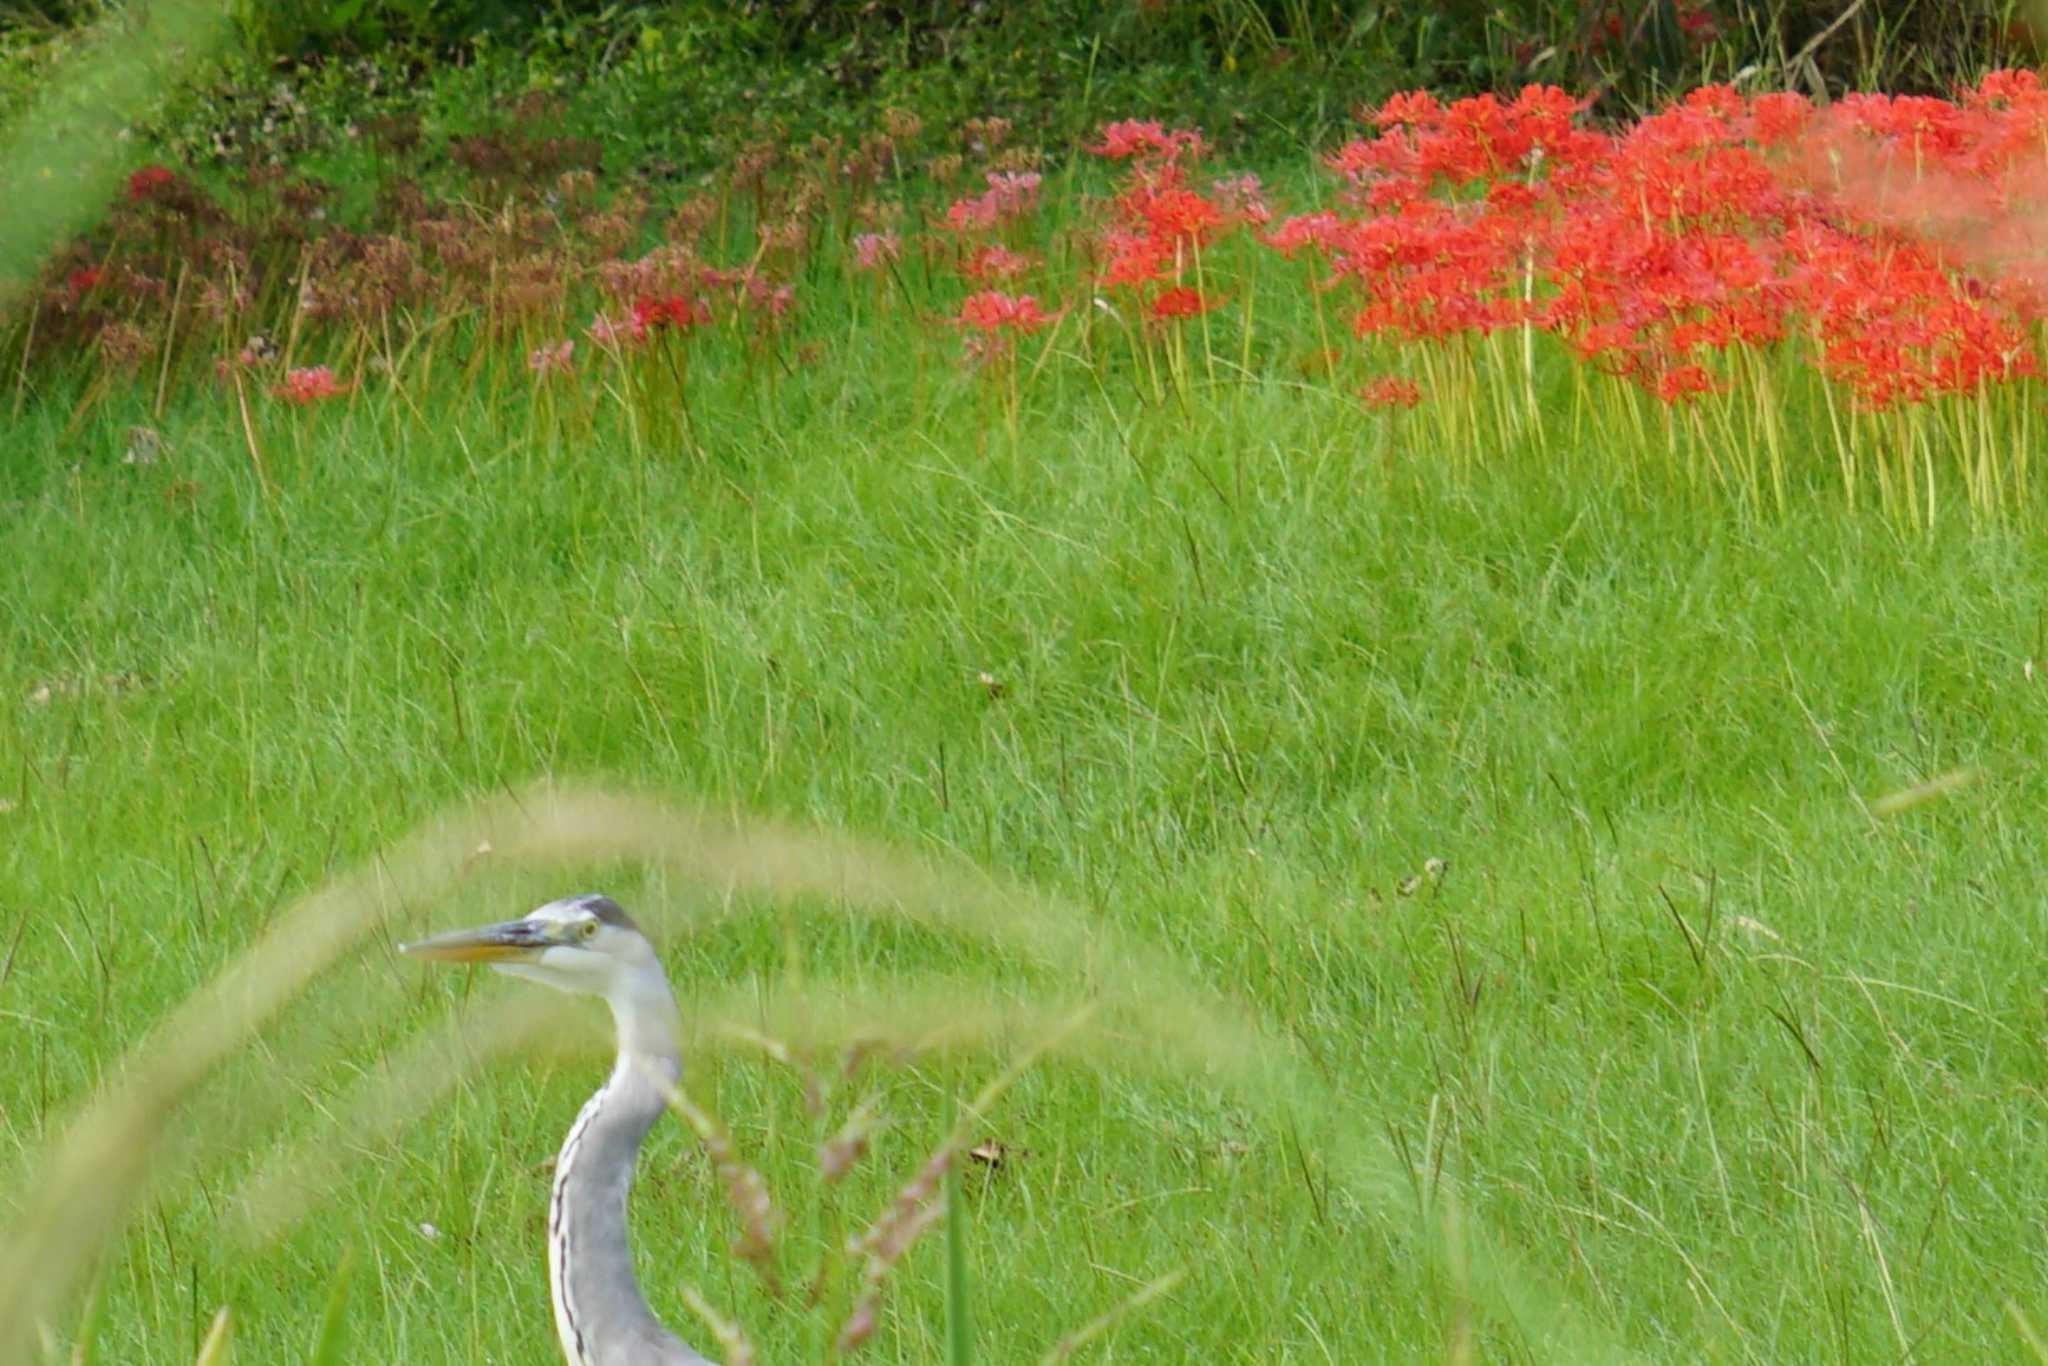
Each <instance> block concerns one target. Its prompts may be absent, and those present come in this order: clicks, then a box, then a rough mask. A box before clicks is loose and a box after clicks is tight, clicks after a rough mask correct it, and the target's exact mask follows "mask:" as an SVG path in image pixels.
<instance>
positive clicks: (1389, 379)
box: [1358, 375, 1422, 409]
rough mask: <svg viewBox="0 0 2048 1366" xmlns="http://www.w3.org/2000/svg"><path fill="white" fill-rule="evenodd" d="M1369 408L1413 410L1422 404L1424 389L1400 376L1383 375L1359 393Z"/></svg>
mask: <svg viewBox="0 0 2048 1366" xmlns="http://www.w3.org/2000/svg"><path fill="white" fill-rule="evenodd" d="M1358 397H1359V398H1360V399H1362V400H1363V401H1364V403H1365V406H1366V407H1368V408H1374V409H1380V408H1413V407H1414V406H1415V405H1416V404H1418V403H1420V402H1422V387H1421V386H1420V385H1418V384H1417V383H1416V382H1415V381H1414V380H1412V379H1402V378H1401V377H1400V376H1399V375H1382V376H1380V378H1378V379H1376V380H1374V381H1373V382H1372V383H1370V384H1368V385H1366V386H1364V387H1363V388H1361V389H1360V390H1359V391H1358Z"/></svg>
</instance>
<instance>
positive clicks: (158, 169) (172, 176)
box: [128, 166, 178, 204]
mask: <svg viewBox="0 0 2048 1366" xmlns="http://www.w3.org/2000/svg"><path fill="white" fill-rule="evenodd" d="M177 179H178V177H177V175H176V173H175V172H173V171H172V170H171V169H170V168H169V167H167V166H145V167H143V168H142V169H141V170H139V171H137V172H135V173H134V174H132V175H130V176H129V177H128V198H129V199H130V200H131V201H133V202H134V203H137V204H139V203H141V202H142V201H143V200H145V199H153V198H155V197H156V194H157V192H158V191H159V190H162V189H164V188H166V187H168V186H170V185H172V184H175V183H176V181H177Z"/></svg>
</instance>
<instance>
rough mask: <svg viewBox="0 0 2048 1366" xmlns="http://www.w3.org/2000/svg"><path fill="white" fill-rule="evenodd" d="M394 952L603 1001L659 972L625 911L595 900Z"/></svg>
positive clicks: (567, 902) (569, 900) (568, 901)
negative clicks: (475, 966) (481, 967)
mask: <svg viewBox="0 0 2048 1366" xmlns="http://www.w3.org/2000/svg"><path fill="white" fill-rule="evenodd" d="M399 950H400V952H402V953H407V954H410V955H412V956H413V957H415V958H425V959H429V960H431V961H433V962H437V963H487V964H489V965H490V966H491V967H493V968H496V969H497V970H498V971H499V972H503V973H507V974H509V975H511V976H514V977H525V978H528V979H530V980H532V981H535V982H542V983H545V984H546V985H548V986H551V987H554V988H556V989H557V990H560V991H574V992H582V993H585V994H588V995H594V996H605V997H616V996H617V995H618V994H619V992H620V989H621V987H622V986H623V985H625V984H626V983H628V982H629V981H631V980H633V979H635V978H638V977H642V976H644V975H645V974H647V973H648V972H649V971H650V970H651V971H652V972H653V973H654V974H655V975H656V976H657V977H658V976H659V975H660V972H661V960H660V958H659V957H658V956H657V955H656V954H655V952H654V945H653V944H651V943H649V942H648V939H647V936H646V935H644V934H642V933H641V932H640V927H639V926H637V925H635V924H634V923H633V921H632V918H631V917H630V916H628V915H627V914H626V912H625V909H624V908H623V907H621V906H620V905H619V903H618V902H616V901H614V900H612V899H611V898H610V897H608V896H598V895H595V894H592V895H587V896H573V897H565V898H564V899H562V900H560V901H550V902H549V903H548V904H547V905H545V906H542V907H539V908H538V909H536V910H533V911H530V912H528V913H527V914H526V915H525V916H522V917H521V918H520V919H518V920H507V921H504V922H503V923H501V924H497V925H484V926H482V927H480V928H478V929H473V930H451V931H449V932H448V933H446V934H437V935H435V936H433V937H432V938H431V939H422V940H419V941H417V942H415V943H411V944H401V945H399Z"/></svg>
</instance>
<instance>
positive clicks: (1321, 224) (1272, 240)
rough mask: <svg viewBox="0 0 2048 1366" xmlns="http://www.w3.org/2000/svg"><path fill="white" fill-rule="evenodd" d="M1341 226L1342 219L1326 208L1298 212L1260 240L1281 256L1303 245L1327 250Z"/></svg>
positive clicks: (1298, 249)
mask: <svg viewBox="0 0 2048 1366" xmlns="http://www.w3.org/2000/svg"><path fill="white" fill-rule="evenodd" d="M1341 226H1342V220H1340V219H1339V218H1338V217H1337V215H1336V214H1334V213H1331V212H1330V211H1329V210H1328V209H1323V210H1321V211H1319V212H1317V213H1298V214H1296V215H1294V217H1292V218H1289V219H1287V220H1286V221H1284V222H1282V223H1281V224H1280V226H1279V227H1277V228H1275V229H1273V231H1271V232H1269V233H1267V234H1266V235H1265V236H1264V237H1263V238H1262V239H1260V240H1262V241H1264V242H1265V244H1266V245H1267V246H1269V247H1272V248H1273V249H1274V250H1276V251H1278V252H1279V253H1280V254H1281V255H1282V256H1292V255H1294V253H1295V252H1297V251H1300V250H1301V249H1302V248H1303V247H1316V248H1319V249H1322V250H1328V249H1329V245H1330V240H1331V238H1332V237H1333V236H1334V235H1335V234H1336V232H1337V230H1338V228H1339V227H1341Z"/></svg>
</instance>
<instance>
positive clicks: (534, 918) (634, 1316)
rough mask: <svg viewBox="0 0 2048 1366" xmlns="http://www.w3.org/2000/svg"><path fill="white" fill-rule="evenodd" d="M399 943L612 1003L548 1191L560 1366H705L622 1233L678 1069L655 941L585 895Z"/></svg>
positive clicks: (672, 1014) (421, 953)
mask: <svg viewBox="0 0 2048 1366" xmlns="http://www.w3.org/2000/svg"><path fill="white" fill-rule="evenodd" d="M404 949H405V951H406V952H407V953H410V954H414V955H415V956H418V957H422V958H429V959H435V960H438V961H442V962H459V963H471V962H483V963H489V964H491V965H492V966H493V967H495V968H497V969H498V970H500V971H502V972H507V973H511V974H513V975H515V976H520V977H527V978H531V979H533V980H535V981H539V982H544V983H546V984H547V985H549V986H553V987H557V988H559V989H561V990H564V991H576V992H584V993H588V994H592V995H599V996H602V997H603V998H604V999H605V1001H606V1003H607V1004H608V1005H610V1007H611V1011H612V1020H613V1023H614V1025H615V1026H616V1028H617V1032H618V1045H619V1055H618V1061H617V1063H616V1064H615V1065H614V1066H613V1068H612V1073H611V1076H610V1077H608V1078H607V1079H606V1080H605V1083H604V1085H603V1086H601V1087H599V1088H598V1090H597V1094H595V1095H593V1096H592V1097H591V1098H590V1099H589V1101H587V1102H586V1103H585V1104H584V1106H583V1110H582V1112H581V1113H579V1114H578V1115H577V1116H576V1122H575V1123H574V1124H572V1125H571V1126H570V1127H569V1133H568V1136H567V1137H566V1138H565V1139H563V1141H562V1148H561V1152H560V1154H559V1155H558V1156H557V1157H556V1159H555V1177H554V1185H553V1188H552V1189H551V1190H550V1192H549V1195H548V1288H549V1298H550V1299H551V1301H552V1302H553V1305H554V1313H555V1335H556V1338H557V1340H558V1341H559V1342H560V1343H561V1347H562V1355H563V1357H564V1358H565V1359H566V1360H567V1361H568V1362H569V1363H570V1366H709V1363H708V1358H705V1357H703V1356H700V1355H698V1354H697V1353H696V1352H695V1351H692V1350H691V1349H690V1348H689V1347H687V1346H686V1345H684V1343H683V1342H682V1340H681V1339H680V1338H678V1337H676V1335H675V1334H673V1333H671V1332H669V1330H668V1329H666V1328H664V1327H663V1326H662V1324H661V1321H660V1320H659V1319H657V1318H655V1316H654V1312H653V1311H652V1310H651V1309H649V1308H648V1307H647V1300H646V1298H645V1297H644V1296H643V1295H642V1294H641V1293H640V1282H639V1278H638V1277H637V1276H635V1275H634V1272H633V1250H632V1246H631V1244H630V1243H629V1241H628V1239H627V1234H626V1206H627V1202H628V1200H629V1198H630V1197H631V1194H632V1189H633V1172H634V1167H635V1165H636V1164H637V1163H638V1160H639V1156H640V1145H641V1144H642V1142H644V1141H645V1140H646V1137H647V1134H648V1131H649V1130H651V1129H652V1128H653V1127H654V1125H655V1123H656V1122H657V1121H658V1120H659V1119H660V1118H661V1116H662V1115H663V1113H664V1112H666V1110H667V1109H668V1102H667V1099H666V1097H667V1094H668V1092H669V1091H670V1090H672V1089H673V1088H674V1087H675V1085H676V1083H677V1082H678V1080H679V1079H680V1078H681V1076H682V1071H683V1061H682V1051H681V1048H680V1045H679V1042H678V1036H677V1020H676V1006H675V997H674V995H673V994H672V993H671V991H670V990H669V985H668V977H667V975H666V974H665V973H664V972H663V971H662V968H661V960H660V958H659V957H658V956H657V955H656V954H655V952H654V947H653V945H652V944H650V943H649V942H648V940H647V938H646V936H645V935H643V934H641V933H640V931H639V928H638V927H637V926H635V925H634V924H633V922H632V919H631V918H630V917H629V916H627V915H626V913H625V911H624V910H622V909H621V908H620V907H619V905H618V903H617V902H615V901H613V900H611V899H610V898H609V897H601V896H587V897H573V898H570V899H568V900H565V901H553V902H549V903H548V904H547V905H545V906H542V907H541V908H540V909H538V910H536V911H534V912H533V913H531V914H530V915H528V916H526V917H525V918H524V919H521V920H514V921H508V922H506V923H504V924H502V925H488V926H485V927H483V928H482V929H476V930H458V931H455V932H454V933H451V934H443V935H436V936H435V937H434V938H432V939H427V940H423V941H421V942H420V943H417V944H408V945H405V946H404Z"/></svg>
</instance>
